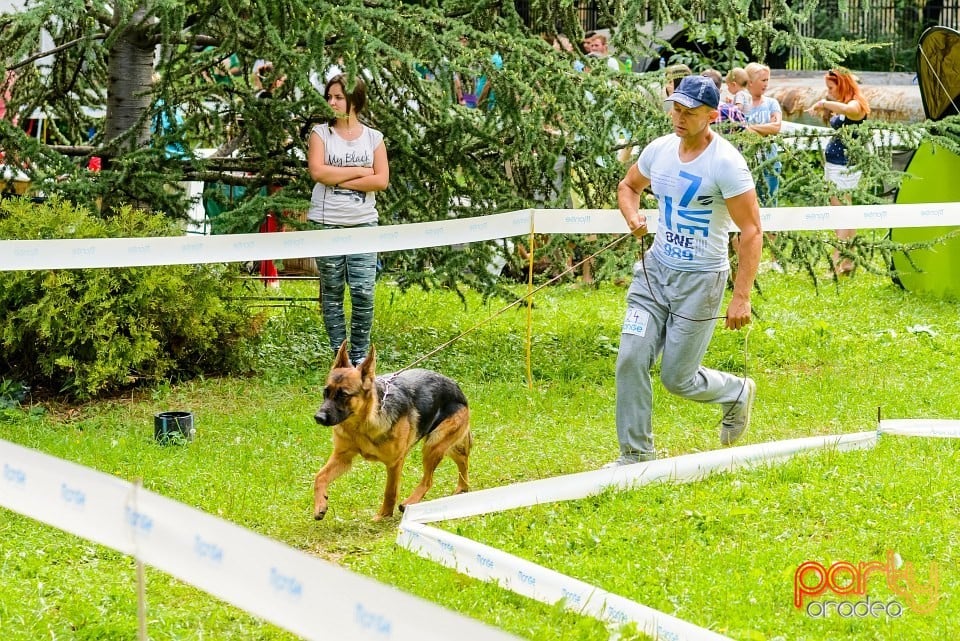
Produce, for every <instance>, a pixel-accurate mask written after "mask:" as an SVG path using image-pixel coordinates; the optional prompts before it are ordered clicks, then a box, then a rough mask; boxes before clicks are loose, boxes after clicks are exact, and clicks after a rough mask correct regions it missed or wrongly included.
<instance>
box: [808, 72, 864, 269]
mask: <svg viewBox="0 0 960 641" xmlns="http://www.w3.org/2000/svg"><path fill="white" fill-rule="evenodd" d="M823 79H824V82H825V83H826V85H827V97H826V98H825V99H823V100H818V101H817V103H816V104H815V105H813V107H811V108H810V109H808V110H807V111H808V113H811V114H816V115H819V116H820V117H821V118H823V121H824V122H825V123H827V124H829V125H830V127H832V128H833V129H836V130H838V131H839V130H840V129H841V128H842V127H850V126H856V125H859V124H860V123H862V122H863V121H864V120H866V119H867V116H869V115H870V105H869V103H868V102H867V99H866V98H864V97H863V94H862V93H861V92H860V85H858V84H857V79H856V78H855V77H854V76H853V74H851V73H850V72H849V71H848V70H846V69H843V68H842V67H841V68H836V69H831V70H830V71H828V72H827V74H826V75H825V76H824V77H823ZM824 156H825V157H826V162H825V164H824V176H825V178H826V179H827V181H828V182H830V183H833V184H834V185H835V186H836V187H837V189H838V190H839V191H840V192H843V193H844V200H846V201H847V204H850V200H851V198H850V193H849V192H851V191H853V190H854V189H856V188H857V185H859V184H860V175H861V174H860V171H858V170H854V169H853V168H852V167H851V166H850V160H849V158H847V147H846V145H845V144H844V142H843V140H842V139H841V137H840V136H839V135H834V136H833V137H832V138H831V139H830V142H828V143H827V147H826V149H825V150H824ZM830 204H831V205H834V206H839V205H840V204H841V202H840V198H839V197H837V196H836V195H831V196H830ZM856 235H857V230H856V229H838V230H837V238H839V239H840V240H849V239H851V238H853V237H854V236H856ZM839 259H840V252H839V250H838V251H835V252H834V254H833V262H834V269H835V270H836V273H837V275H838V276H846V275H848V274H850V273H851V272H853V269H854V267H855V265H854V263H853V261H852V260H850V259H849V258H844V259H843V260H839Z"/></svg>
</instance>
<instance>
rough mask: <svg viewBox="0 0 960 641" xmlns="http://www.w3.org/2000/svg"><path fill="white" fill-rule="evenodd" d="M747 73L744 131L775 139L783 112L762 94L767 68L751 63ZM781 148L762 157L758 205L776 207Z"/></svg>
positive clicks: (772, 144)
mask: <svg viewBox="0 0 960 641" xmlns="http://www.w3.org/2000/svg"><path fill="white" fill-rule="evenodd" d="M745 70H746V72H747V92H748V93H749V94H750V99H749V100H747V102H746V104H745V105H744V106H743V118H744V120H746V123H747V127H746V130H747V131H752V132H753V133H755V134H757V135H758V136H775V135H777V134H778V133H780V126H781V124H782V120H783V118H782V113H783V110H782V109H781V108H780V103H779V102H778V101H777V99H776V98H771V97H770V96H765V95H763V94H764V92H765V91H766V90H767V86H768V85H769V84H770V67H768V66H767V65H762V64H760V63H759V62H751V63H750V64H748V65H747V66H746V67H745ZM779 152H780V149H779V148H778V147H777V145H776V143H771V145H770V147H769V148H768V149H767V151H766V153H764V154H763V156H761V161H763V162H764V169H763V179H764V183H765V186H766V190H765V193H763V195H762V197H761V202H762V203H763V205H764V206H765V207H776V206H777V189H779V188H780V168H781V163H780V161H779V160H777V155H778V154H779Z"/></svg>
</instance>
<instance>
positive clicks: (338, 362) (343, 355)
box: [333, 341, 353, 369]
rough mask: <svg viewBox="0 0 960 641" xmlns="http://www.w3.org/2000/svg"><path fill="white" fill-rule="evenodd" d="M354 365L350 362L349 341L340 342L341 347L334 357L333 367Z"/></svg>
mask: <svg viewBox="0 0 960 641" xmlns="http://www.w3.org/2000/svg"><path fill="white" fill-rule="evenodd" d="M341 367H353V363H351V362H350V355H349V354H347V341H343V342H342V343H340V349H338V350H337V357H336V358H335V359H333V368H334V369H338V368H341Z"/></svg>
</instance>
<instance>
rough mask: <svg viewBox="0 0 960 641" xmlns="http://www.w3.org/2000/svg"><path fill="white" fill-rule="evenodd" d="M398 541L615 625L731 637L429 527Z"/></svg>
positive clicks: (410, 530) (675, 635) (701, 639)
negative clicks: (631, 625) (631, 624)
mask: <svg viewBox="0 0 960 641" xmlns="http://www.w3.org/2000/svg"><path fill="white" fill-rule="evenodd" d="M398 543H400V545H402V546H403V547H406V548H407V549H410V550H412V551H415V552H416V553H417V554H419V555H420V556H423V557H425V558H428V559H431V560H433V561H435V562H437V563H440V564H441V565H444V566H446V567H449V568H453V569H455V570H457V571H458V572H461V573H463V574H466V575H467V576H472V577H474V578H477V579H480V580H481V581H491V582H496V583H497V584H498V585H500V586H501V587H504V588H506V589H508V590H510V591H512V592H515V593H517V594H520V595H523V596H526V597H529V598H531V599H535V600H537V601H541V602H543V603H549V604H554V603H560V602H563V604H564V606H565V607H566V608H567V609H570V610H575V611H577V612H578V613H580V614H583V615H588V616H592V617H594V618H596V619H599V620H601V621H606V622H609V623H612V624H614V625H624V624H626V623H629V622H630V621H635V622H637V624H638V625H640V626H641V629H642V630H643V632H645V633H646V634H648V635H650V636H651V637H653V638H654V639H675V640H677V641H679V640H681V639H690V640H691V641H694V640H695V641H724V640H727V641H729V638H728V637H725V636H723V635H720V634H717V633H716V632H712V631H710V630H707V629H706V628H701V627H700V626H698V625H695V624H693V623H690V622H688V621H684V620H683V619H678V618H677V617H674V616H671V615H669V614H665V613H663V612H660V611H659V610H655V609H653V608H650V607H648V606H645V605H643V604H640V603H637V602H636V601H631V600H630V599H627V598H625V597H622V596H619V595H617V594H613V593H612V592H607V591H605V590H601V589H600V588H597V587H596V586H593V585H590V584H589V583H586V582H584V581H579V580H577V579H574V578H571V577H569V576H566V575H565V574H561V573H560V572H556V571H554V570H550V569H548V568H545V567H543V566H541V565H537V564H536V563H532V562H530V561H526V560H524V559H521V558H519V557H516V556H513V555H512V554H508V553H506V552H503V551H502V550H498V549H496V548H492V547H490V546H487V545H484V544H482V543H478V542H476V541H473V540H470V539H467V538H464V537H460V536H457V535H455V534H450V533H449V532H445V531H443V530H440V529H437V528H435V527H431V526H429V525H424V524H420V523H407V524H406V525H405V526H404V529H403V530H402V531H401V534H400V535H399V537H398Z"/></svg>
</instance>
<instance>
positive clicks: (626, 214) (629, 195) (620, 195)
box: [617, 163, 759, 238]
mask: <svg viewBox="0 0 960 641" xmlns="http://www.w3.org/2000/svg"><path fill="white" fill-rule="evenodd" d="M649 186H650V179H649V178H647V177H646V176H644V175H643V174H641V173H640V170H639V169H637V165H636V163H634V164H632V165H630V169H628V170H627V175H626V176H624V177H623V180H621V181H620V184H619V185H617V206H619V207H620V213H621V214H622V215H623V219H624V220H625V221H627V227H629V228H630V233H631V234H633V235H634V237H636V238H643V237H644V236H646V234H647V217H646V216H644V215H643V214H641V213H640V195H641V194H642V193H643V190H644V189H646V188H647V187H649ZM758 220H759V214H758Z"/></svg>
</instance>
